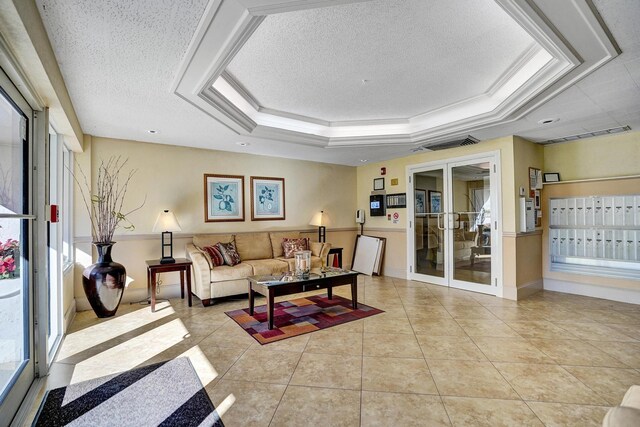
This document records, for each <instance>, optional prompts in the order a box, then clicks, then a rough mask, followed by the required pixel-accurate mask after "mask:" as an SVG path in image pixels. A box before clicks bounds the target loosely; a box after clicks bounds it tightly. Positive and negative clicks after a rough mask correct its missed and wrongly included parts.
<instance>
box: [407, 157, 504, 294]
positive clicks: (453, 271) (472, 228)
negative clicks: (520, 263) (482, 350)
mask: <svg viewBox="0 0 640 427" xmlns="http://www.w3.org/2000/svg"><path fill="white" fill-rule="evenodd" d="M499 159H500V157H499V153H489V154H487V153H483V154H481V155H477V156H468V157H461V158H455V159H449V160H447V161H441V162H431V163H424V164H419V165H412V166H409V167H408V168H407V173H408V176H407V182H408V183H409V185H408V193H412V194H407V196H409V197H407V199H408V200H409V204H408V206H407V209H408V216H409V227H408V228H407V253H408V254H409V256H408V257H407V262H408V271H409V278H410V279H412V280H418V281H423V282H429V283H434V284H437V285H442V286H450V287H454V288H459V289H466V290H470V291H475V292H482V293H487V294H492V295H498V294H499V293H500V292H499V290H500V289H501V287H502V274H501V271H502V266H501V264H502V258H501V255H500V254H501V241H500V240H501V238H500V236H501V234H502V233H501V221H500V211H501V208H500V207H501V203H500V176H499Z"/></svg>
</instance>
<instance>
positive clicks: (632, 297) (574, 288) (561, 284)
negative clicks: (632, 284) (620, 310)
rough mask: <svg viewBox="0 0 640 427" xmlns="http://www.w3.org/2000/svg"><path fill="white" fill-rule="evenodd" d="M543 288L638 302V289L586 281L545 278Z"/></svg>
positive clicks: (639, 297) (639, 296) (639, 293)
mask: <svg viewBox="0 0 640 427" xmlns="http://www.w3.org/2000/svg"><path fill="white" fill-rule="evenodd" d="M544 290H546V291H555V292H564V293H566V294H574V295H584V296H587V297H594V298H602V299H607V300H611V301H619V302H628V303H631V304H640V291H636V290H632V289H622V288H613V287H608V286H596V285H589V284H586V283H577V282H568V281H565V280H556V279H548V278H545V279H544Z"/></svg>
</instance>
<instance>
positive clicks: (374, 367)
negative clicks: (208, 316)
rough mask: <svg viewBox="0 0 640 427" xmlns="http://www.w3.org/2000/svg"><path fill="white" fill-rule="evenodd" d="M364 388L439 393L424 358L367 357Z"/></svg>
mask: <svg viewBox="0 0 640 427" xmlns="http://www.w3.org/2000/svg"><path fill="white" fill-rule="evenodd" d="M294 378H295V375H294ZM362 389H363V390H369V391H386V392H401V393H418V394H438V390H437V389H436V385H435V383H434V382H433V378H432V377H431V373H430V372H429V368H428V367H427V362H425V360H424V359H422V358H421V359H402V358H388V357H365V358H364V359H363V361H362Z"/></svg>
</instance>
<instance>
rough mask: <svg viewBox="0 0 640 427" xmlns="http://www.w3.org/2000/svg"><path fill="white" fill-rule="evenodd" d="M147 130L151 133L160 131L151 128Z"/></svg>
mask: <svg viewBox="0 0 640 427" xmlns="http://www.w3.org/2000/svg"><path fill="white" fill-rule="evenodd" d="M147 132H149V133H150V134H151V135H153V134H156V133H158V131H157V130H155V129H149V130H148V131H147Z"/></svg>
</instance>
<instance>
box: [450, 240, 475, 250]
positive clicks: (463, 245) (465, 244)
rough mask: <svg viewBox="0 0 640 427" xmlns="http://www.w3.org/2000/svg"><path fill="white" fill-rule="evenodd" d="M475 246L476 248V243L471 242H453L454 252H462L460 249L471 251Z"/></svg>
mask: <svg viewBox="0 0 640 427" xmlns="http://www.w3.org/2000/svg"><path fill="white" fill-rule="evenodd" d="M473 246H475V243H474V242H473V241H471V240H460V241H457V242H453V250H456V251H457V250H460V249H471V248H472V247H473Z"/></svg>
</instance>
